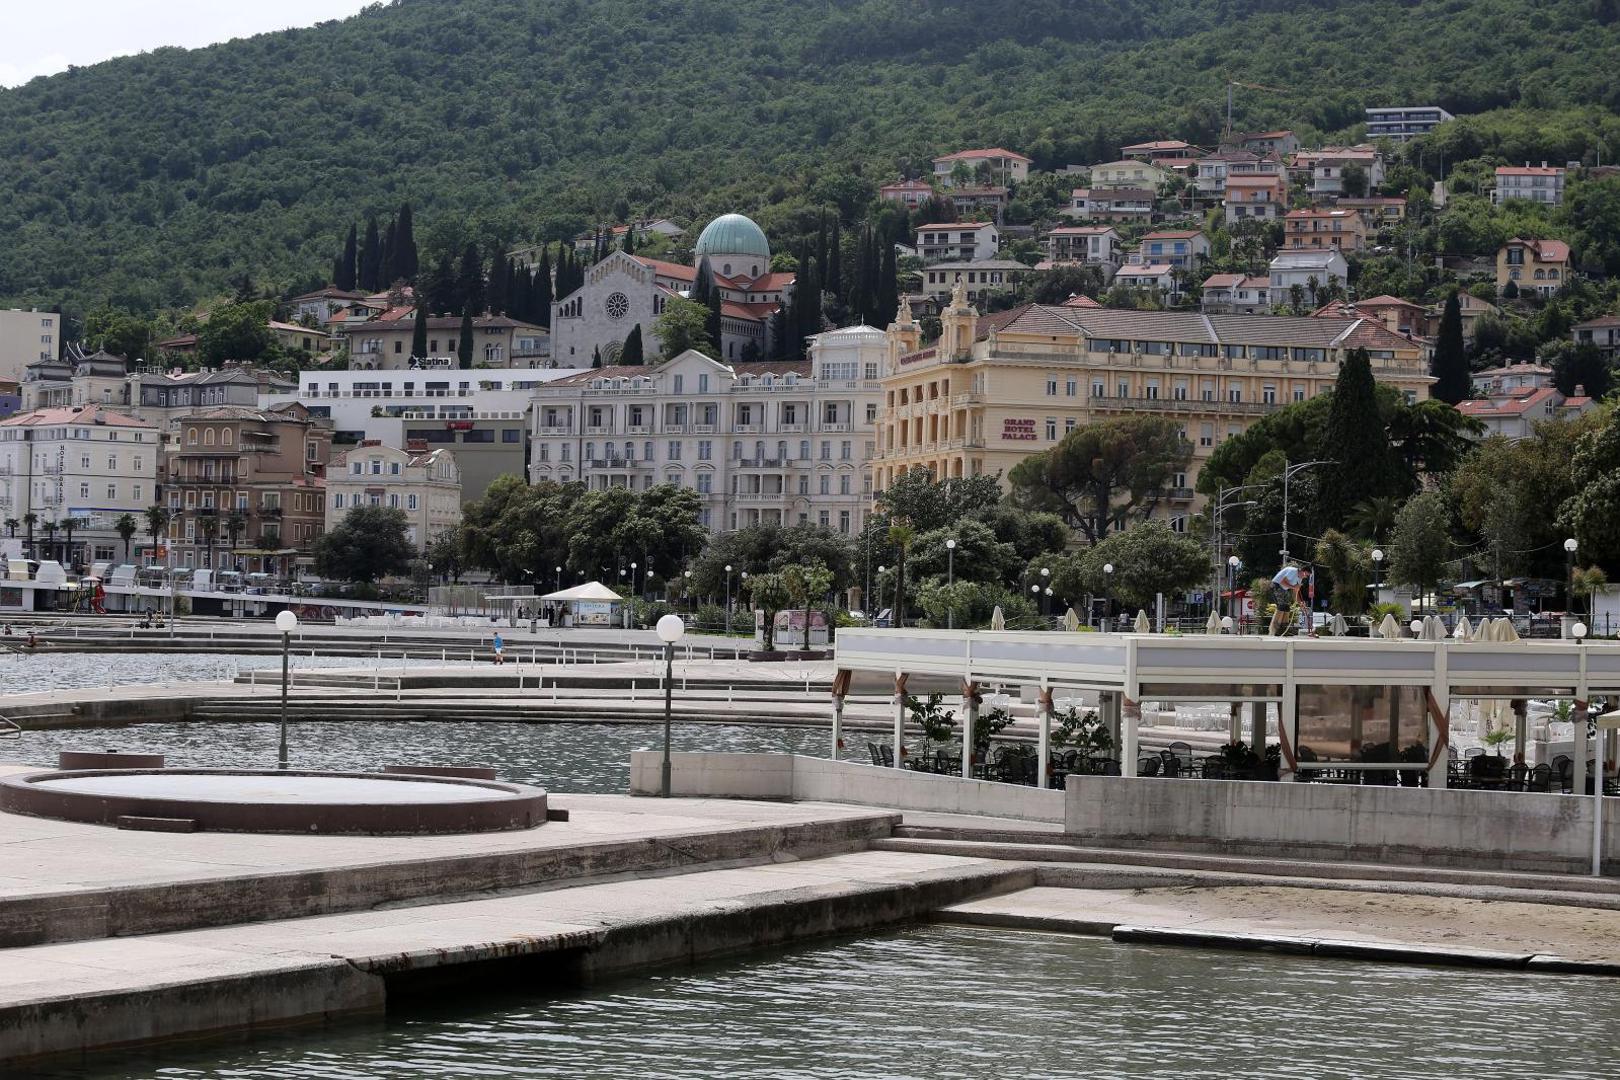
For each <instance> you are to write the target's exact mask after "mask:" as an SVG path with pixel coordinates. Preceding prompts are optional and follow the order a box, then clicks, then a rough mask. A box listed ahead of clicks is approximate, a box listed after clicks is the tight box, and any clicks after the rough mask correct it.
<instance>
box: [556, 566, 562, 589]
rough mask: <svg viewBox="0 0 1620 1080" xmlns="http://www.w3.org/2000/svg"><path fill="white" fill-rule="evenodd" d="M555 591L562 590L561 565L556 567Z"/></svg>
mask: <svg viewBox="0 0 1620 1080" xmlns="http://www.w3.org/2000/svg"><path fill="white" fill-rule="evenodd" d="M557 591H558V592H562V567H560V566H559V567H557Z"/></svg>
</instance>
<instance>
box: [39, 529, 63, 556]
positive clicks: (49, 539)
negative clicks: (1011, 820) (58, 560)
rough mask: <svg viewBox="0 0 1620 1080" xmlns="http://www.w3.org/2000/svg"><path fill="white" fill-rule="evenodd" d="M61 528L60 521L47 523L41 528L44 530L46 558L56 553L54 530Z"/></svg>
mask: <svg viewBox="0 0 1620 1080" xmlns="http://www.w3.org/2000/svg"><path fill="white" fill-rule="evenodd" d="M61 527H62V523H61V522H60V521H47V522H45V524H44V525H42V526H41V528H43V529H44V530H45V554H46V555H47V556H50V555H54V554H55V553H56V530H58V529H60V528H61Z"/></svg>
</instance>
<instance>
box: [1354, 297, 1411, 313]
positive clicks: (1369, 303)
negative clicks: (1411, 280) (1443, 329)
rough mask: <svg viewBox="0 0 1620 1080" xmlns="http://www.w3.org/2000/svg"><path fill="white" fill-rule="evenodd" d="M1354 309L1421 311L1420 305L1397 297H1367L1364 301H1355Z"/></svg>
mask: <svg viewBox="0 0 1620 1080" xmlns="http://www.w3.org/2000/svg"><path fill="white" fill-rule="evenodd" d="M1356 307H1408V308H1412V309H1413V310H1414V311H1422V310H1423V305H1422V304H1414V303H1412V301H1410V300H1402V299H1401V298H1400V297H1398V296H1388V295H1385V296H1369V297H1368V298H1367V299H1365V300H1357V301H1356Z"/></svg>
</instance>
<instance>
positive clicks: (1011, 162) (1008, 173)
mask: <svg viewBox="0 0 1620 1080" xmlns="http://www.w3.org/2000/svg"><path fill="white" fill-rule="evenodd" d="M1031 161H1032V159H1031V158H1027V157H1025V156H1024V155H1023V154H1019V153H1016V152H1014V151H1012V150H1004V149H1002V148H1001V147H999V146H995V147H991V148H989V149H986V150H958V151H957V152H956V153H954V154H942V155H940V156H939V157H937V158H935V159H934V182H935V183H936V184H938V185H939V186H940V187H942V188H948V187H955V186H957V182H956V176H957V175H958V171H957V168H956V166H957V165H958V164H961V165H965V166H966V167H967V169H968V173H969V177H968V183H969V184H978V183H979V182H980V180H981V178H983V179H985V180H988V181H989V182H991V183H997V184H1000V185H1001V186H1003V187H1011V186H1012V185H1014V184H1021V183H1023V182H1024V181H1025V180H1028V179H1029V166H1030V162H1031Z"/></svg>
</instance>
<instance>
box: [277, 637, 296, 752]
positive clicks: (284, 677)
mask: <svg viewBox="0 0 1620 1080" xmlns="http://www.w3.org/2000/svg"><path fill="white" fill-rule="evenodd" d="M276 629H277V630H280V631H281V748H280V749H279V750H278V751H277V752H276V768H278V769H285V768H286V767H287V682H288V665H289V661H288V654H289V652H290V651H291V649H292V632H293V631H294V630H296V629H298V616H297V615H294V614H293V613H292V612H290V611H286V610H282V611H279V612H277V613H276Z"/></svg>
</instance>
